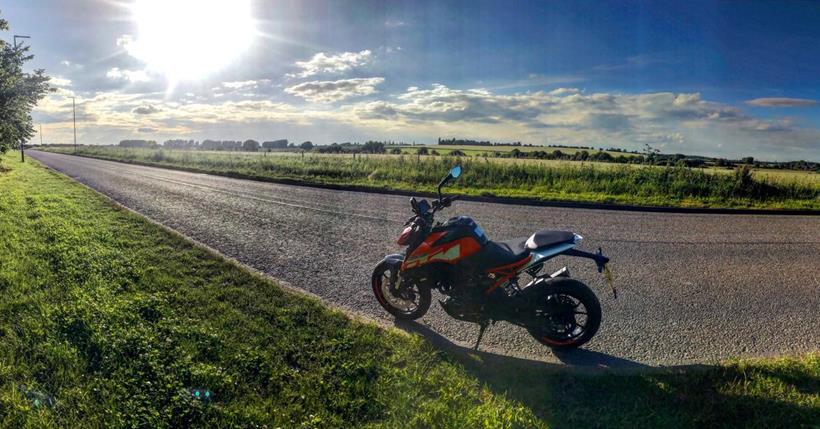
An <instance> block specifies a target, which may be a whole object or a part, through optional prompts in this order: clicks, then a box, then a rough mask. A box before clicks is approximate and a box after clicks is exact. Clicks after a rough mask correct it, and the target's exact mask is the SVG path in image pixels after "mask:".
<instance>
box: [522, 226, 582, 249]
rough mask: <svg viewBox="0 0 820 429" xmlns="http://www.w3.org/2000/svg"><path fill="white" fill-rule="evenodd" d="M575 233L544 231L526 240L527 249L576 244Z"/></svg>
mask: <svg viewBox="0 0 820 429" xmlns="http://www.w3.org/2000/svg"><path fill="white" fill-rule="evenodd" d="M574 242H575V233H572V232H569V231H551V230H548V229H542V230H541V231H538V232H536V233H535V234H533V235H531V236H530V238H528V239H527V240H526V243H525V245H526V246H527V249H530V250H535V249H538V248H540V247H547V246H554V245H556V244H563V243H574Z"/></svg>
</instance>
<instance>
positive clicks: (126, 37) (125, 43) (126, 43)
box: [117, 34, 134, 50]
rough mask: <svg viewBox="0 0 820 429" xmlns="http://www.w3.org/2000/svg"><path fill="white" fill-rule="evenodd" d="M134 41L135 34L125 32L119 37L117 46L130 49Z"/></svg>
mask: <svg viewBox="0 0 820 429" xmlns="http://www.w3.org/2000/svg"><path fill="white" fill-rule="evenodd" d="M133 43H134V36H132V35H130V34H123V35H122V36H120V37H117V46H119V47H121V48H125V50H128V49H129V48H130V47H131V46H132V44H133Z"/></svg>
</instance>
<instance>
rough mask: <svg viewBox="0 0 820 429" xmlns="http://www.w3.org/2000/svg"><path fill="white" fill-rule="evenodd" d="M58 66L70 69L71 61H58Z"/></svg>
mask: <svg viewBox="0 0 820 429" xmlns="http://www.w3.org/2000/svg"><path fill="white" fill-rule="evenodd" d="M60 64H62V65H64V66H66V67H71V61H69V60H62V61H60Z"/></svg>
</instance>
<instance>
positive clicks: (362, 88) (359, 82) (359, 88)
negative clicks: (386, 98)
mask: <svg viewBox="0 0 820 429" xmlns="http://www.w3.org/2000/svg"><path fill="white" fill-rule="evenodd" d="M383 82H384V78H382V77H371V78H356V79H342V80H334V81H312V82H303V83H300V84H297V85H294V86H291V87H289V88H285V92H286V93H288V94H291V95H294V96H296V97H301V98H304V99H306V100H308V101H313V102H318V103H332V102H335V101H340V100H344V99H346V98H350V97H356V96H363V95H370V94H374V93H375V92H376V85H380V84H382V83H383Z"/></svg>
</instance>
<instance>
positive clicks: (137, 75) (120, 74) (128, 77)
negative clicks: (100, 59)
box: [105, 67, 151, 83]
mask: <svg viewBox="0 0 820 429" xmlns="http://www.w3.org/2000/svg"><path fill="white" fill-rule="evenodd" d="M105 76H106V77H107V78H109V79H113V80H125V81H128V82H131V83H137V82H148V81H150V80H151V77H150V76H148V73H147V72H146V71H145V70H121V69H120V68H119V67H113V68H111V69H109V70H108V72H106V73H105Z"/></svg>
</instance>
